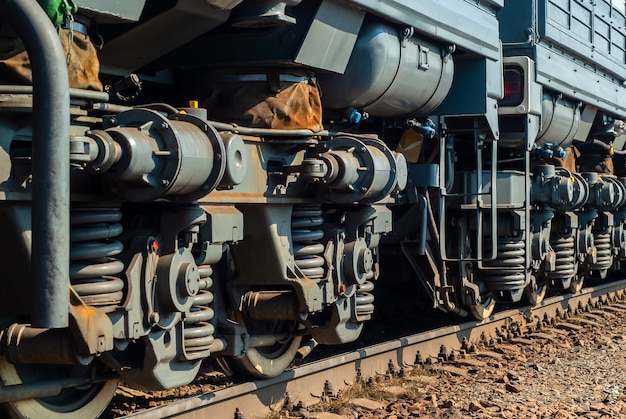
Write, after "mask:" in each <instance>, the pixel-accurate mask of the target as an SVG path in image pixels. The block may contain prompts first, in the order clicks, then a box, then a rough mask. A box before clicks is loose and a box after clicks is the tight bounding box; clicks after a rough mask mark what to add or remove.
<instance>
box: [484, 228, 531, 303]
mask: <svg viewBox="0 0 626 419" xmlns="http://www.w3.org/2000/svg"><path fill="white" fill-rule="evenodd" d="M525 246H526V244H525V242H524V240H523V239H519V238H515V237H498V259H496V260H490V261H485V262H484V264H483V265H484V266H485V267H486V268H487V269H484V270H482V272H481V275H482V278H483V281H484V282H485V285H487V287H488V288H489V289H491V290H494V291H514V290H520V289H522V288H524V287H525V285H526V275H525V271H526V269H525V267H524V255H525ZM485 247H488V246H485ZM486 252H487V253H486V254H489V253H491V251H490V249H486Z"/></svg>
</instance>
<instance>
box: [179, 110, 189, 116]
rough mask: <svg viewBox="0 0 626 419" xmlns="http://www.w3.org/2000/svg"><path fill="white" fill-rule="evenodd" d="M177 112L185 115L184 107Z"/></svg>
mask: <svg viewBox="0 0 626 419" xmlns="http://www.w3.org/2000/svg"><path fill="white" fill-rule="evenodd" d="M178 113H179V114H181V115H187V112H185V110H184V109H181V110H180V111H178Z"/></svg>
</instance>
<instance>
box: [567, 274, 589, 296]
mask: <svg viewBox="0 0 626 419" xmlns="http://www.w3.org/2000/svg"><path fill="white" fill-rule="evenodd" d="M584 282H585V277H584V275H576V276H575V277H574V278H572V283H571V284H570V286H569V290H570V291H571V292H574V293H576V292H578V291H580V290H581V289H583V284H584Z"/></svg>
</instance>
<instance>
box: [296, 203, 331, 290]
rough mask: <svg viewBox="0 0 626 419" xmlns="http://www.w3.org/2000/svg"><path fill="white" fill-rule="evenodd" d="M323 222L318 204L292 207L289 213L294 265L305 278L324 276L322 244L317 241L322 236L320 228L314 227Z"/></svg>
mask: <svg viewBox="0 0 626 419" xmlns="http://www.w3.org/2000/svg"><path fill="white" fill-rule="evenodd" d="M323 223H324V219H323V218H322V209H321V207H319V206H298V207H294V209H293V212H292V215H291V237H292V241H293V254H294V258H295V263H296V266H297V267H298V268H299V271H300V272H301V273H302V274H303V275H304V276H306V277H307V278H312V279H315V278H322V277H323V276H324V258H323V257H322V256H320V255H321V254H322V253H324V245H323V244H322V243H317V241H318V240H321V239H322V238H323V237H324V232H323V231H322V230H319V229H316V227H318V226H321V225H322V224H323Z"/></svg>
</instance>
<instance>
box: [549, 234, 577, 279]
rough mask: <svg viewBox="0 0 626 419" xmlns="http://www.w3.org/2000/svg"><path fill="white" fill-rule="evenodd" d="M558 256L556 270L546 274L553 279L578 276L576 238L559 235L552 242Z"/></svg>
mask: <svg viewBox="0 0 626 419" xmlns="http://www.w3.org/2000/svg"><path fill="white" fill-rule="evenodd" d="M550 244H551V246H552V250H554V253H555V255H556V261H555V265H556V266H555V269H554V271H552V272H546V277H548V278H551V279H569V278H573V277H574V275H576V258H575V249H574V245H575V239H574V236H571V235H564V234H559V235H557V236H556V237H554V238H552V239H551V240H550Z"/></svg>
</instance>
